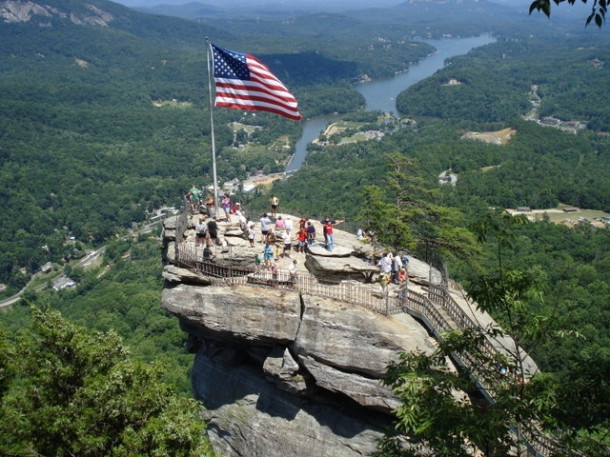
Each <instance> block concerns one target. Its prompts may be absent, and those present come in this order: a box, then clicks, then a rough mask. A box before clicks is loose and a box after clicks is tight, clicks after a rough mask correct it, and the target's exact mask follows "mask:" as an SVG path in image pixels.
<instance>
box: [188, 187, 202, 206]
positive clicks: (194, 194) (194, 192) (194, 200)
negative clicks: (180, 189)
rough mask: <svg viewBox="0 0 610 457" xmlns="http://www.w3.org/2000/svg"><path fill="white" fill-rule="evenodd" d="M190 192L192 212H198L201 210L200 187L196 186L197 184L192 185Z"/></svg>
mask: <svg viewBox="0 0 610 457" xmlns="http://www.w3.org/2000/svg"><path fill="white" fill-rule="evenodd" d="M189 193H190V194H191V212H192V213H198V212H199V199H200V196H201V195H200V192H199V189H197V186H195V184H192V185H191V188H190V189H189Z"/></svg>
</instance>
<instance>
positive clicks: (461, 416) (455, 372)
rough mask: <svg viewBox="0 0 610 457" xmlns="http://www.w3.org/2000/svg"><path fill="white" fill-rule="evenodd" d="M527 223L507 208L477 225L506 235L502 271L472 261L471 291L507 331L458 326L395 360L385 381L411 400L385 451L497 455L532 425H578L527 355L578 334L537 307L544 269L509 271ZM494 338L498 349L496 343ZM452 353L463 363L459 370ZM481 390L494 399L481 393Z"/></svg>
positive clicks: (390, 455) (388, 456)
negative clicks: (517, 230)
mask: <svg viewBox="0 0 610 457" xmlns="http://www.w3.org/2000/svg"><path fill="white" fill-rule="evenodd" d="M521 222H522V220H520V219H512V218H508V217H506V216H504V215H503V214H501V213H499V212H498V213H494V214H491V215H490V216H489V217H486V218H484V220H483V221H482V222H481V223H479V224H478V225H477V227H476V228H475V231H476V233H477V234H478V235H479V239H480V240H483V239H488V238H489V237H494V238H495V239H496V240H497V244H498V250H497V257H496V268H495V269H492V270H491V271H490V272H487V271H480V270H478V269H476V268H473V274H472V278H471V280H470V282H469V283H468V285H467V290H468V293H469V297H470V298H471V299H472V301H473V304H475V305H476V306H477V307H478V308H479V309H481V310H482V311H485V312H488V313H490V314H492V315H494V316H497V319H498V320H499V321H500V322H501V325H502V327H503V328H502V329H500V328H498V327H495V326H483V325H479V326H477V327H474V328H466V329H462V330H461V331H454V332H449V333H446V334H443V335H442V336H441V339H440V342H439V346H438V349H437V350H436V351H435V352H434V353H433V354H432V355H427V354H423V353H414V354H401V356H400V360H399V362H397V363H393V364H391V365H390V367H389V369H388V374H387V377H386V379H385V383H386V385H388V386H390V387H391V388H392V390H393V391H394V392H395V393H396V394H397V395H398V397H399V398H400V400H401V403H402V406H401V407H400V408H398V410H397V412H396V421H395V423H394V427H393V428H392V429H390V430H389V431H388V432H387V433H386V435H385V437H384V439H383V440H382V441H381V442H380V447H379V453H378V455H379V456H383V457H396V456H431V455H434V456H437V457H439V456H447V457H449V456H453V457H459V456H464V457H465V456H467V455H472V453H473V452H474V451H475V450H478V451H480V452H482V453H483V454H484V455H486V456H490V457H491V456H508V455H511V454H510V452H511V449H515V448H518V447H519V446H523V445H524V442H523V438H522V436H524V435H522V434H521V433H516V432H517V431H519V432H520V431H523V430H532V429H534V425H533V424H546V425H550V426H552V427H553V428H556V427H561V428H562V429H563V430H565V431H569V430H570V428H569V426H568V425H567V424H566V423H565V422H560V421H559V420H558V418H557V417H556V414H555V413H556V409H557V408H558V405H559V400H558V397H559V395H560V392H561V391H560V389H559V387H560V386H559V383H558V382H557V378H556V377H555V376H553V375H549V374H545V373H541V372H539V371H538V370H537V367H536V365H535V364H534V363H533V361H532V360H531V359H530V357H529V356H528V354H527V353H526V352H525V348H527V349H531V348H533V347H535V346H536V345H537V344H540V343H541V342H542V341H544V340H545V339H548V338H557V337H561V336H563V335H565V334H567V333H569V332H567V331H565V330H563V331H560V330H559V329H560V321H559V319H557V318H556V316H553V315H552V314H550V315H549V314H544V313H538V312H536V311H534V310H536V309H540V307H539V306H537V304H538V303H539V302H541V301H542V300H543V294H542V289H543V286H542V284H543V281H542V279H543V275H541V273H540V271H539V270H537V269H536V268H533V269H531V270H530V271H519V270H515V269H510V268H507V267H506V266H505V262H504V260H503V258H504V250H506V249H509V248H510V247H511V240H512V239H513V238H514V237H513V227H514V226H515V224H518V223H521ZM490 344H492V345H493V346H494V347H496V349H495V350H490V349H489V348H490ZM451 358H453V359H454V361H455V360H456V358H457V359H458V360H460V361H461V362H462V363H463V365H460V364H459V363H458V364H457V365H456V366H457V368H456V369H452V368H450V367H449V364H448V362H447V361H448V360H449V359H451ZM479 390H482V392H483V393H484V397H485V398H487V399H488V400H489V401H482V400H481V398H480V396H479V397H477V396H473V395H472V394H473V393H475V392H477V391H479ZM465 394H470V395H471V396H470V398H469V397H467V396H466V395H465ZM540 433H542V432H541V431H535V432H534V434H536V435H539V434H540ZM561 435H562V436H564V435H565V436H567V437H571V436H573V435H572V434H566V433H561ZM525 436H527V433H526V434H525ZM405 444H408V445H405ZM556 446H557V449H558V450H559V451H561V452H563V450H564V448H563V447H562V446H568V444H567V442H566V443H560V442H559V441H558V442H557V445H556ZM569 446H577V444H575V443H569ZM517 455H518V454H517Z"/></svg>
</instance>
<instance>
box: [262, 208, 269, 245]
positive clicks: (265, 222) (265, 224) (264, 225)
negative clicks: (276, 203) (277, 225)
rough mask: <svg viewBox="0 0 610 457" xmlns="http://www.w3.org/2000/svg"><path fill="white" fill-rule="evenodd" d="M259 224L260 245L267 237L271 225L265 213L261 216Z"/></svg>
mask: <svg viewBox="0 0 610 457" xmlns="http://www.w3.org/2000/svg"><path fill="white" fill-rule="evenodd" d="M260 223H261V243H264V242H265V240H266V238H267V235H268V234H269V227H270V225H271V219H269V217H268V216H267V213H265V214H263V216H262V217H261V218H260Z"/></svg>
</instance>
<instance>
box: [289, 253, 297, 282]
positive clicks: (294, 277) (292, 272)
mask: <svg viewBox="0 0 610 457" xmlns="http://www.w3.org/2000/svg"><path fill="white" fill-rule="evenodd" d="M288 273H289V274H290V282H291V283H292V284H295V283H296V282H297V259H294V260H293V261H292V263H291V264H290V266H289V267H288Z"/></svg>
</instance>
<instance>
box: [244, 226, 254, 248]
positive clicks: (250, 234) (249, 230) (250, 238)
mask: <svg viewBox="0 0 610 457" xmlns="http://www.w3.org/2000/svg"><path fill="white" fill-rule="evenodd" d="M246 234H247V236H248V241H249V242H250V246H251V247H254V237H255V234H254V223H251V221H250V219H248V220H247V221H246Z"/></svg>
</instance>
